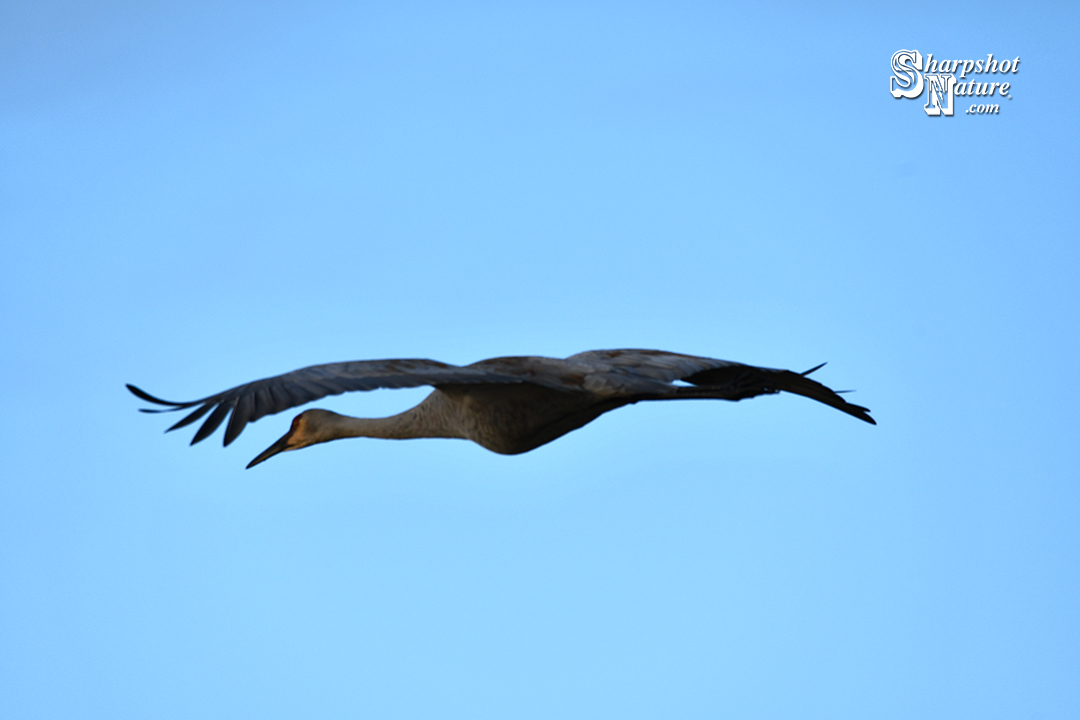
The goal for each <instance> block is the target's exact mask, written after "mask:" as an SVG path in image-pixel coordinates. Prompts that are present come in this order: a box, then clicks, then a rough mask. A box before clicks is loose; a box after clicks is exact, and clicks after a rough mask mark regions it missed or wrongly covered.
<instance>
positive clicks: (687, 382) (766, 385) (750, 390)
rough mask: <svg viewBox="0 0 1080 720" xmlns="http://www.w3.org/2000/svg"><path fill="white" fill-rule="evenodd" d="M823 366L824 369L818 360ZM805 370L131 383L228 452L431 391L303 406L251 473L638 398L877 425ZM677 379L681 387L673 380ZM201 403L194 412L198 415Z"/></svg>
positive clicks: (502, 365)
mask: <svg viewBox="0 0 1080 720" xmlns="http://www.w3.org/2000/svg"><path fill="white" fill-rule="evenodd" d="M822 364H824V363H822ZM820 367H821V365H818V366H817V367H815V368H811V369H810V370H807V371H806V372H804V373H794V372H791V371H790V370H773V369H770V368H761V367H754V366H753V365H743V364H741V363H735V362H728V361H726V360H714V359H712V358H705V357H695V356H693V355H680V354H678V353H670V352H663V351H660V350H592V351H589V352H583V353H579V354H577V355H571V356H570V357H568V358H566V359H565V360H559V359H556V358H547V357H504V358H492V359H490V360H481V361H480V362H477V363H473V364H472V365H466V366H464V367H460V366H456V365H447V364H446V363H441V362H436V361H434V360H360V361H357V362H344V363H331V364H328V365H312V366H311V367H306V368H302V369H300V370H295V371H293V372H291V373H286V374H284V375H277V376H275V377H270V378H265V379H263V380H256V381H255V382H250V383H247V384H246V385H240V386H238V387H234V388H233V389H231V390H226V391H225V392H222V393H218V394H217V395H211V396H210V397H206V398H203V399H202V400H193V401H191V402H170V401H168V400H161V399H158V398H156V397H154V396H153V395H150V394H149V393H146V392H144V391H142V390H140V389H139V388H137V387H135V386H134V385H128V386H127V388H128V390H130V391H131V392H132V393H134V394H135V395H136V396H138V397H139V398H141V399H143V400H145V401H147V402H151V403H155V404H157V405H167V406H170V407H168V408H167V409H146V408H143V409H142V412H151V413H157V412H171V411H175V410H184V409H187V408H192V407H194V408H195V410H194V411H193V412H192V413H191V414H189V415H187V416H186V417H185V418H184V419H182V420H181V421H180V422H178V423H176V424H175V425H173V426H172V427H170V428H169V429H168V430H166V432H169V431H171V430H176V429H177V428H182V427H184V426H185V425H190V424H191V423H193V422H195V421H196V420H198V419H199V418H201V417H202V416H203V415H205V414H206V413H208V412H210V411H211V410H213V412H211V413H210V417H208V418H207V419H206V422H204V423H203V424H202V427H200V428H199V431H198V432H196V433H195V437H194V438H193V439H192V441H191V444H192V445H194V444H195V443H197V442H199V441H201V440H204V439H205V438H207V437H208V436H209V435H210V434H211V433H213V432H214V430H216V429H217V427H218V426H219V425H220V424H221V423H222V422H224V420H225V417H226V416H227V415H228V414H229V411H230V410H231V411H232V417H231V418H230V419H229V424H228V426H227V427H226V428H225V440H224V444H225V445H228V444H229V443H231V442H232V441H233V440H235V439H236V437H237V436H238V435H239V434H240V432H241V431H242V430H243V429H244V426H245V425H247V424H248V423H249V422H255V421H256V420H258V419H259V418H261V417H263V416H266V415H272V414H274V413H278V412H281V411H282V410H287V409H289V408H292V407H297V406H299V405H303V404H305V403H308V402H311V401H312V400H317V399H319V398H322V397H326V396H327V395H339V394H341V393H343V392H349V391H352V390H375V389H376V388H405V387H419V386H422V385H432V386H434V388H435V390H434V391H433V392H432V393H431V394H430V395H428V396H427V398H425V399H424V400H423V402H421V403H420V404H419V405H417V406H416V407H414V408H412V409H410V410H406V411H405V412H403V413H400V414H398V415H393V416H391V417H385V418H354V417H347V416H345V415H338V414H337V413H333V412H330V411H329V410H306V411H304V412H302V413H300V414H299V415H297V416H296V417H295V418H293V421H292V427H291V428H290V429H289V432H287V433H286V434H285V435H284V436H283V437H282V438H281V439H280V440H278V441H277V442H276V443H274V444H273V445H271V446H270V447H269V448H267V449H266V450H264V451H263V452H262V453H260V454H259V455H258V457H256V458H255V459H254V460H252V461H251V462H250V463H249V464H248V467H249V468H250V467H253V466H255V465H258V464H259V463H261V462H262V461H264V460H266V459H268V458H270V457H273V456H274V455H277V454H278V453H280V452H284V451H285V450H299V449H300V448H304V447H307V446H308V445H315V444H316V443H323V442H328V441H330V440H338V439H340V438H349V437H371V438H397V439H403V438H463V439H467V440H472V441H473V442H475V443H477V444H479V445H481V446H483V447H485V448H487V449H488V450H491V451H493V452H497V453H502V454H505V455H516V454H518V453H523V452H528V451H529V450H532V449H534V448H537V447H540V446H541V445H543V444H545V443H549V442H551V441H552V440H554V439H556V438H558V437H561V436H563V435H565V434H566V433H568V432H570V431H571V430H576V429H577V428H579V427H581V426H583V425H585V424H586V423H589V422H592V421H593V420H595V419H596V418H598V417H599V416H600V415H602V414H604V413H606V412H608V411H609V410H614V409H616V408H620V407H623V406H624V405H630V404H633V403H636V402H639V401H641V400H691V399H716V400H743V399H745V398H750V397H755V396H757V395H767V394H772V393H778V392H780V391H781V390H783V391H785V392H789V393H795V394H796V395H803V396H805V397H808V398H811V399H813V400H817V401H818V402H822V403H825V404H826V405H830V406H832V407H834V408H836V409H837V410H841V411H843V412H846V413H847V414H849V415H854V416H855V417H857V418H859V419H860V420H864V421H866V422H868V423H871V424H874V425H876V424H877V423H875V422H874V420H873V418H871V417H870V415H869V410H867V409H866V408H864V407H860V406H859V405H852V404H850V403H848V402H845V401H844V399H843V398H841V397H840V396H839V395H838V394H837V393H835V392H833V391H832V390H830V389H829V388H827V387H825V386H824V385H822V384H821V383H818V382H815V381H813V380H810V379H809V378H807V377H806V376H807V375H809V374H810V373H812V372H814V371H815V370H817V369H818V368H820ZM677 381H681V382H682V384H679V385H676V384H674V383H675V382H677ZM196 406H197V407H196Z"/></svg>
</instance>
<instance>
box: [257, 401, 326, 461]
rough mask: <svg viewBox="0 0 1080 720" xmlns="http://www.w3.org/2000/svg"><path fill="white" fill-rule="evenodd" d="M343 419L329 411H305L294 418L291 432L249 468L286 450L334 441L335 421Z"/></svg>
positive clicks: (269, 448) (260, 455) (262, 453)
mask: <svg viewBox="0 0 1080 720" xmlns="http://www.w3.org/2000/svg"><path fill="white" fill-rule="evenodd" d="M340 417H342V416H341V415H338V414H337V413H335V412H330V411H329V410H319V409H315V410H305V411H304V412H302V413H300V414H299V415H297V416H296V417H294V418H293V421H292V426H291V427H289V432H287V433H285V434H284V435H283V436H282V437H281V438H280V439H279V440H278V441H277V442H276V443H274V444H273V445H271V446H270V447H268V448H266V449H265V450H263V451H262V452H261V453H259V455H258V457H256V458H255V459H254V460H252V461H251V462H249V463H248V465H247V466H248V468H249V469H250V468H253V467H255V466H256V465H258V464H259V463H261V462H262V461H264V460H269V459H270V458H272V457H273V456H275V455H277V454H278V453H280V452H285V451H286V450H299V449H300V448H306V447H307V446H308V445H315V444H317V443H321V442H326V441H328V440H333V439H334V438H335V437H337V436H336V435H334V434H332V433H331V432H330V429H331V427H332V426H333V424H334V421H335V420H336V419H338V418H340Z"/></svg>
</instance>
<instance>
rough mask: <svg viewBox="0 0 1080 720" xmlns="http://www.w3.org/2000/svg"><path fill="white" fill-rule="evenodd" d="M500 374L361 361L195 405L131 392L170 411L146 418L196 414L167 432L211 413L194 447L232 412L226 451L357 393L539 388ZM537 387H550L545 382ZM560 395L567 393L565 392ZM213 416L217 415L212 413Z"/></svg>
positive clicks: (516, 375)
mask: <svg viewBox="0 0 1080 720" xmlns="http://www.w3.org/2000/svg"><path fill="white" fill-rule="evenodd" d="M501 369H502V370H504V371H497V370H495V369H493V368H489V367H459V366H457V365H448V364H447V363H441V362H437V361H435V360H360V361H356V362H343V363H329V364H327V365H312V366H311V367H306V368H301V369H300V370H294V371H293V372H290V373H285V374H284V375H277V376H275V377H269V378H264V379H263V380H256V381H255V382H250V383H246V384H244V385H238V386H237V387H234V388H232V389H231V390H226V391H225V392H221V393H218V394H217V395H211V396H210V397H205V398H202V399H201V400H192V401H190V402H172V401H169V400H162V399H160V398H156V397H154V396H153V395H151V394H150V393H148V392H146V391H144V390H140V389H139V388H137V387H135V386H134V385H128V386H127V388H128V390H130V391H131V392H132V393H134V394H135V395H136V396H137V397H139V398H141V399H142V400H145V401H147V402H151V403H155V404H157V405H168V406H169V407H168V408H165V409H160V410H159V409H148V408H143V409H142V412H152V413H158V412H172V411H175V410H186V409H188V408H195V410H194V411H192V412H191V413H190V414H188V415H187V416H185V417H184V418H183V419H182V420H180V422H178V423H176V424H175V425H173V426H172V427H170V428H169V429H168V430H166V432H169V431H171V430H176V429H178V428H182V427H184V426H186V425H190V424H191V423H193V422H195V421H196V420H198V419H199V418H201V417H202V416H203V415H205V414H206V413H208V412H209V413H210V417H208V418H207V419H206V421H205V422H204V423H203V424H202V427H200V428H199V431H198V432H196V433H195V437H194V438H192V440H191V444H192V445H194V444H195V443H197V442H199V441H201V440H204V439H206V438H207V437H209V436H210V435H211V434H212V433H213V432H214V430H217V428H218V426H219V425H221V423H222V422H224V420H225V417H226V416H227V415H228V414H229V411H230V410H231V411H232V417H231V418H229V424H228V426H227V427H226V428H225V442H224V444H225V445H228V444H229V443H231V442H232V441H233V440H235V439H236V437H237V436H238V435H239V434H240V432H241V431H242V430H243V429H244V426H245V425H247V424H248V423H249V422H255V421H256V420H258V419H259V418H261V417H265V416H266V415H273V414H274V413H279V412H281V411H282V410H288V409H289V408H293V407H297V406H298V405H303V404H305V403H309V402H311V401H312V400H318V399H319V398H323V397H326V396H327V395H340V394H341V393H344V392H350V391H353V390H375V389H377V388H409V387H421V386H424V385H459V384H490V383H500V384H501V383H521V382H533V383H537V379H536V378H530V377H528V376H527V375H526V374H524V373H522V372H521V371H520V369H518V372H514V370H515V368H513V367H510V366H507V367H505V368H501ZM537 384H545V383H543V382H542V379H541V382H539V383H537ZM557 389H566V388H563V387H562V386H559V387H557ZM211 410H213V412H210V411H211Z"/></svg>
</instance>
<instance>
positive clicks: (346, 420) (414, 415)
mask: <svg viewBox="0 0 1080 720" xmlns="http://www.w3.org/2000/svg"><path fill="white" fill-rule="evenodd" d="M329 426H330V427H328V428H327V429H328V430H330V432H331V434H332V435H333V436H334V437H335V438H347V437H369V438H388V439H407V438H461V437H465V436H464V435H463V434H462V433H461V432H460V430H458V429H456V428H455V427H454V426H453V424H452V423H450V422H449V421H448V418H447V416H446V412H445V409H444V408H443V407H441V404H440V403H429V402H428V401H427V400H425V401H424V402H422V403H420V404H419V405H417V406H416V407H414V408H411V409H409V410H406V411H405V412H403V413H399V414H397V415H391V416H390V417H384V418H358V417H349V416H347V415H336V416H335V417H334V418H333V419H332V421H331V422H330V423H329Z"/></svg>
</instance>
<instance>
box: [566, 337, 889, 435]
mask: <svg viewBox="0 0 1080 720" xmlns="http://www.w3.org/2000/svg"><path fill="white" fill-rule="evenodd" d="M567 362H569V363H577V364H580V365H583V366H593V367H596V368H597V371H600V370H601V369H602V368H605V367H606V368H608V374H607V379H608V382H610V383H620V384H621V385H622V386H623V387H622V392H633V391H634V389H635V385H636V386H637V392H640V393H642V394H644V395H645V396H646V397H648V398H649V399H657V400H660V399H669V398H670V399H681V398H685V399H690V398H715V399H723V400H742V399H745V398H750V397H756V396H758V395H768V394H772V393H778V392H781V391H783V392H789V393H793V394H795V395H802V396H803V397H808V398H810V399H811V400H817V401H818V402H820V403H824V404H826V405H828V406H830V407H834V408H836V409H837V410H840V411H841V412H845V413H847V414H848V415H851V416H853V417H857V418H859V419H860V420H863V421H865V422H868V423H870V424H872V425H876V424H877V423H876V422H874V419H873V418H872V417H870V414H869V413H870V411H869V410H868V409H867V408H864V407H862V406H861V405H854V404H852V403H849V402H847V401H846V400H844V398H842V397H841V396H840V394H839V393H837V392H835V391H833V390H831V389H829V388H827V387H825V386H824V385H822V384H821V383H819V382H817V381H815V380H811V379H810V378H808V377H806V376H807V375H809V374H810V373H812V372H814V371H815V370H817V369H818V368H820V367H821V366H822V365H824V363H822V365H818V366H817V367H814V368H811V369H809V370H807V371H806V372H804V373H796V372H791V371H790V370H776V369H773V368H763V367H756V366H754V365H744V364H742V363H737V362H731V361H728V360H716V359H714V358H707V357H698V356H695V355H682V354H680V353H671V352H664V351H662V350H590V351H589V352H583V353H578V354H577V355H572V356H570V357H568V358H567ZM676 380H681V381H683V382H686V383H689V384H690V385H692V386H693V387H686V386H679V385H671V384H670V383H672V382H674V381H676ZM657 385H660V387H659V388H657Z"/></svg>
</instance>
